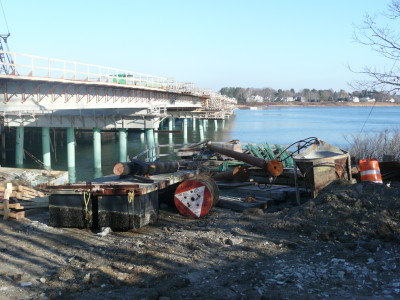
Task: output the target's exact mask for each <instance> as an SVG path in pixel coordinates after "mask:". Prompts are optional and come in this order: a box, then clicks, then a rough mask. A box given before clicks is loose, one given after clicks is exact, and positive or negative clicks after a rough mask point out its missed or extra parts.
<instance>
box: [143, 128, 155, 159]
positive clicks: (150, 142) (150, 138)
mask: <svg viewBox="0 0 400 300" xmlns="http://www.w3.org/2000/svg"><path fill="white" fill-rule="evenodd" d="M145 131H146V140H147V148H148V149H149V152H148V153H149V161H155V159H156V149H155V148H154V147H155V146H156V143H155V141H154V129H153V128H150V129H146V130H145ZM152 148H153V149H152ZM150 149H151V150H150Z"/></svg>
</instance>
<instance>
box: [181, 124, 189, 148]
mask: <svg viewBox="0 0 400 300" xmlns="http://www.w3.org/2000/svg"><path fill="white" fill-rule="evenodd" d="M182 127H183V143H184V144H187V139H188V119H187V118H184V119H183V122H182Z"/></svg>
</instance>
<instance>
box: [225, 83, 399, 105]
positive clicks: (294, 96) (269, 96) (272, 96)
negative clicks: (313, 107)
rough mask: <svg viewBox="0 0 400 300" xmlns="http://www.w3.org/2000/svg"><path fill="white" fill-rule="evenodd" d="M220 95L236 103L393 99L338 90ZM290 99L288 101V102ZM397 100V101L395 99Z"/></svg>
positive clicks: (235, 91) (229, 89)
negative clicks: (252, 100)
mask: <svg viewBox="0 0 400 300" xmlns="http://www.w3.org/2000/svg"><path fill="white" fill-rule="evenodd" d="M219 92H220V93H221V94H222V95H226V96H229V97H233V98H236V99H237V100H238V103H246V102H250V101H251V100H249V99H254V98H255V97H258V98H260V97H262V102H283V101H303V102H322V101H333V102H335V101H351V99H352V98H353V97H358V98H367V97H369V98H373V99H375V100H376V101H387V100H388V99H390V98H394V96H391V95H390V94H386V93H382V92H376V91H367V90H363V91H353V92H351V93H349V92H347V91H345V90H340V91H334V90H332V89H329V90H316V89H302V90H300V91H298V92H296V91H295V90H294V89H290V90H282V89H278V90H274V89H272V88H263V89H260V88H241V87H224V88H222V89H221V90H220V91H219ZM288 99H290V100H288ZM396 100H397V99H396Z"/></svg>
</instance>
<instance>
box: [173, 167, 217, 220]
mask: <svg viewBox="0 0 400 300" xmlns="http://www.w3.org/2000/svg"><path fill="white" fill-rule="evenodd" d="M218 199H219V189H218V186H217V184H216V183H215V181H214V180H213V179H212V178H211V177H209V176H204V175H197V176H195V177H192V178H191V179H189V180H186V181H184V182H182V183H181V184H180V185H179V186H178V187H177V188H176V191H175V194H174V203H175V206H176V208H177V209H178V211H179V213H180V214H182V215H183V216H187V217H194V218H200V217H203V216H205V215H207V214H208V213H209V211H210V210H211V208H212V207H213V206H214V205H216V204H217V202H218Z"/></svg>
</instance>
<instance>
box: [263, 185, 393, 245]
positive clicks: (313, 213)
mask: <svg viewBox="0 0 400 300" xmlns="http://www.w3.org/2000/svg"><path fill="white" fill-rule="evenodd" d="M270 222H271V223H273V225H272V224H271V226H274V227H276V228H280V229H282V230H287V231H295V232H298V233H299V234H302V235H308V236H310V237H311V238H313V239H317V240H322V241H335V242H341V243H345V244H349V247H351V246H355V243H356V242H358V241H368V240H371V239H372V240H382V241H386V242H397V243H399V242H400V189H398V188H390V187H387V186H385V185H383V184H376V183H372V182H368V181H367V182H362V183H358V184H348V183H343V182H342V181H336V182H333V183H332V184H330V185H329V186H328V187H326V188H325V189H324V190H323V191H322V192H321V193H320V194H319V195H318V197H317V198H315V199H314V200H310V201H308V202H306V203H304V204H303V205H301V206H299V207H293V208H291V209H290V210H287V211H282V212H279V213H277V216H276V218H273V219H270Z"/></svg>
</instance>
